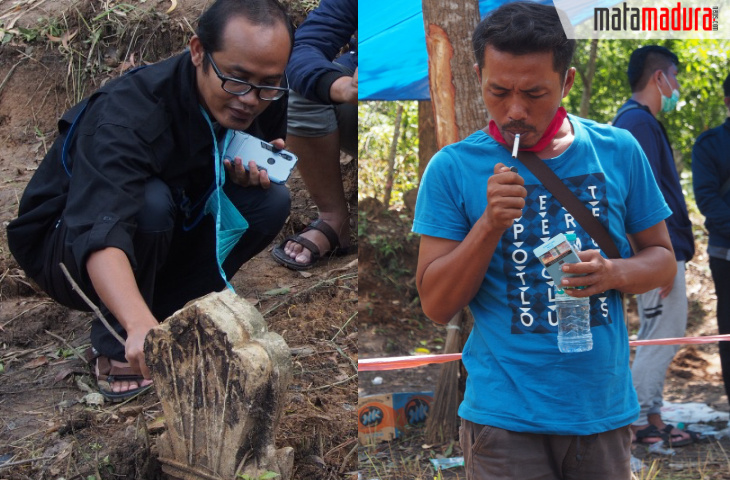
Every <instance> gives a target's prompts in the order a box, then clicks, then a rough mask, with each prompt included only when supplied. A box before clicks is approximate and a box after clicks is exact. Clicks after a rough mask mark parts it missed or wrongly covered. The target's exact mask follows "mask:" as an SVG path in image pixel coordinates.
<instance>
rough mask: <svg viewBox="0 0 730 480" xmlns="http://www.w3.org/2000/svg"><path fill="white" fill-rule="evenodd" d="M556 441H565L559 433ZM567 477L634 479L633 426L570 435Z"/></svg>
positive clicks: (581, 479) (572, 479)
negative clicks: (632, 458) (592, 433)
mask: <svg viewBox="0 0 730 480" xmlns="http://www.w3.org/2000/svg"><path fill="white" fill-rule="evenodd" d="M552 437H553V438H555V437H558V438H557V439H556V441H558V442H561V443H562V441H563V439H561V438H560V437H559V436H555V435H553V436H552ZM568 438H570V440H571V443H570V448H569V449H568V453H567V455H566V456H565V460H564V462H563V465H562V467H563V468H562V471H563V476H562V477H561V478H562V479H563V480H630V479H631V430H630V428H629V427H628V426H626V427H621V428H617V429H616V430H611V431H608V432H603V433H599V434H597V435H585V436H583V435H579V436H574V437H568Z"/></svg>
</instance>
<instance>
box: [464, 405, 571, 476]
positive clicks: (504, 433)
mask: <svg viewBox="0 0 730 480" xmlns="http://www.w3.org/2000/svg"><path fill="white" fill-rule="evenodd" d="M547 437H548V436H547V435H535V434H529V433H519V432H510V431H508V430H503V429H501V428H496V427H491V426H488V425H479V424H476V423H473V422H470V421H469V420H465V419H463V418H462V419H461V428H460V429H459V442H460V444H461V449H462V451H463V452H464V467H465V470H466V478H467V480H482V479H486V478H499V479H500V480H561V476H560V462H556V461H555V457H556V456H557V457H561V458H562V457H564V455H565V454H566V453H567V450H568V444H567V443H566V444H565V445H563V446H562V449H560V448H559V447H558V448H559V450H560V451H558V452H556V451H554V447H553V446H551V445H550V444H549V442H548V440H547Z"/></svg>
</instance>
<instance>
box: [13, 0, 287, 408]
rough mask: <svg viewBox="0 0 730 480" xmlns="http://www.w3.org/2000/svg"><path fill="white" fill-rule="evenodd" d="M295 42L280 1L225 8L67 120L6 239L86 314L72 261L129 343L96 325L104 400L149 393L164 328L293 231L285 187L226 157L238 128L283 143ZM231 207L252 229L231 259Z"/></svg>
mask: <svg viewBox="0 0 730 480" xmlns="http://www.w3.org/2000/svg"><path fill="white" fill-rule="evenodd" d="M292 38H293V31H292V26H291V22H290V20H289V18H288V16H287V14H286V12H285V11H284V10H283V9H282V7H281V6H280V5H279V4H278V3H277V2H276V1H275V0H217V1H216V2H215V3H214V4H213V5H212V6H211V7H210V8H209V9H208V10H207V11H206V12H205V13H204V14H203V15H202V16H201V18H200V20H199V24H198V29H197V31H196V35H195V36H193V37H192V39H191V40H190V45H189V47H190V48H189V49H188V50H187V51H185V52H184V53H182V54H180V55H177V56H174V57H172V58H170V59H168V60H165V61H162V62H160V63H157V64H154V65H151V66H147V67H144V68H141V69H138V70H136V71H132V72H130V73H127V74H125V75H123V76H121V77H120V78H117V79H115V80H112V81H110V82H109V83H108V84H107V85H105V86H104V87H102V88H101V89H99V90H98V91H96V92H95V93H94V94H92V95H91V96H90V97H89V98H88V99H85V100H84V101H82V102H81V103H80V104H79V105H76V106H74V107H73V108H71V110H69V111H68V112H66V113H65V114H64V115H63V117H62V118H61V120H60V121H59V133H60V135H59V137H58V138H57V139H56V141H55V142H54V144H53V146H52V148H51V149H50V150H49V152H48V154H47V155H46V157H45V158H44V159H43V161H42V163H41V164H40V166H39V168H38V170H37V172H36V173H35V175H34V176H33V178H32V179H31V181H30V182H29V184H28V186H27V188H26V190H25V192H24V194H23V197H22V199H21V201H20V208H19V214H18V218H17V219H15V220H14V221H12V222H11V223H10V224H9V226H8V243H9V245H10V249H11V251H12V253H13V255H14V256H15V258H16V260H17V261H18V263H19V264H20V266H21V267H22V268H23V269H24V270H25V272H26V274H27V275H28V276H29V277H31V278H33V279H34V280H35V281H36V282H37V283H38V285H40V287H41V288H42V289H43V290H44V291H46V292H47V293H48V294H49V295H50V296H51V297H52V298H53V299H55V300H56V301H58V302H59V303H61V304H63V305H66V306H68V307H71V308H75V309H80V310H89V306H88V305H87V304H86V303H85V302H84V301H83V300H82V299H81V297H79V295H78V294H77V293H75V292H74V291H73V290H72V287H71V284H70V282H69V281H68V280H67V279H66V277H65V275H64V274H63V272H62V270H61V269H60V267H59V264H60V263H63V264H64V265H65V266H66V267H67V268H68V270H69V272H70V274H71V276H72V277H73V279H74V281H75V282H76V283H77V284H78V285H79V286H80V287H81V288H82V290H83V291H84V292H85V293H86V295H87V296H88V297H89V298H90V299H91V300H92V301H93V302H94V303H96V304H100V305H101V311H102V313H103V314H104V316H105V318H106V319H107V320H108V321H109V323H110V324H111V325H112V326H113V327H114V328H115V329H116V331H117V332H118V333H119V334H121V336H122V337H123V338H126V341H125V344H124V345H122V344H121V343H120V342H119V341H117V340H116V339H115V338H114V336H113V335H112V334H111V333H110V332H109V331H107V330H106V328H105V327H104V326H103V324H102V323H101V322H100V321H99V320H95V321H94V323H93V324H92V329H91V343H92V347H93V349H92V352H93V355H94V356H96V357H97V360H96V362H97V363H96V373H97V380H98V382H99V388H100V391H101V392H102V394H103V395H104V396H105V397H107V398H108V399H111V400H121V399H124V398H127V397H129V396H131V395H134V394H137V393H139V392H140V391H141V390H143V389H145V388H148V386H149V385H150V383H151V380H150V372H149V369H148V367H147V366H146V365H145V361H144V340H145V337H146V335H147V333H148V332H149V331H150V329H152V328H155V327H156V326H157V325H158V321H161V320H163V319H165V318H166V317H167V316H169V315H170V314H171V313H173V312H174V311H175V310H177V309H179V308H180V307H182V306H183V305H184V304H185V303H186V302H188V301H190V300H192V299H194V298H197V297H199V296H202V295H205V294H207V293H210V292H212V291H215V290H220V289H222V288H224V286H225V285H226V283H227V281H228V280H229V279H230V278H231V277H232V276H233V274H234V273H235V272H236V271H237V270H238V269H239V268H240V266H241V265H242V264H243V263H244V262H246V261H247V260H249V259H250V258H251V257H253V256H254V255H256V254H257V253H258V252H260V251H261V250H262V249H264V248H265V247H266V246H267V245H268V244H269V243H270V242H271V241H272V240H273V239H274V237H275V236H276V234H277V233H278V232H279V230H280V229H281V227H282V226H283V224H284V221H285V220H286V218H287V216H288V214H289V206H290V200H289V192H288V190H287V189H286V187H284V186H283V185H278V184H274V183H271V182H270V180H269V178H268V176H267V173H266V172H265V171H263V170H258V169H257V167H256V165H255V164H254V163H253V162H249V165H248V166H249V171H246V169H245V168H244V165H243V163H242V161H241V159H240V158H236V159H235V160H234V161H233V162H229V161H225V162H223V160H222V158H221V155H222V148H224V146H225V142H226V140H227V139H228V138H229V136H228V135H230V133H229V132H230V130H229V129H231V130H243V131H246V132H248V133H250V134H252V135H254V136H256V137H259V138H261V139H263V140H266V141H269V142H272V143H273V144H274V145H275V146H276V147H277V148H283V147H284V141H283V138H284V137H285V134H286V106H287V99H286V92H287V87H288V85H287V82H286V78H285V74H284V70H285V68H286V65H287V62H288V60H289V56H290V54H291V49H292ZM214 140H215V141H214ZM211 199H212V200H211ZM231 205H232V206H235V209H232V211H233V212H234V213H235V215H234V216H233V218H234V221H233V223H234V225H233V226H234V227H236V228H238V229H239V230H238V235H240V232H241V231H242V230H244V229H245V233H243V235H242V236H240V238H238V239H237V236H238V235H235V236H234V241H233V242H232V245H234V246H233V248H232V249H231V250H230V251H226V252H224V253H221V243H222V242H221V236H222V235H224V234H225V233H226V232H224V231H223V229H222V228H221V227H220V225H221V224H220V223H219V226H218V227H217V226H216V220H220V219H223V223H224V224H225V219H226V217H227V216H228V214H227V213H226V212H225V210H224V207H225V206H231ZM237 212H238V213H237ZM239 213H240V215H239ZM241 217H242V218H241ZM236 239H237V240H236ZM224 277H225V278H224Z"/></svg>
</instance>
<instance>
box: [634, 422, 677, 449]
mask: <svg viewBox="0 0 730 480" xmlns="http://www.w3.org/2000/svg"><path fill="white" fill-rule="evenodd" d="M650 438H656V439H658V440H656V441H652V442H646V441H645V440H646V439H650ZM660 441H664V442H665V443H667V444H668V443H669V437H668V436H667V435H666V434H665V433H664V432H662V431H660V430H659V429H658V428H657V427H656V425H651V424H650V425H648V426H647V427H645V428H642V429H641V430H637V431H636V440H634V443H639V444H641V445H653V444H655V443H659V442H660Z"/></svg>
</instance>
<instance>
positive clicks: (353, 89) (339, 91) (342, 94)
mask: <svg viewBox="0 0 730 480" xmlns="http://www.w3.org/2000/svg"><path fill="white" fill-rule="evenodd" d="M330 99H332V101H333V102H336V103H350V104H352V105H357V68H356V69H355V73H354V75H353V76H351V77H340V78H338V79H337V80H335V81H334V82H333V83H332V85H331V86H330Z"/></svg>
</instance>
